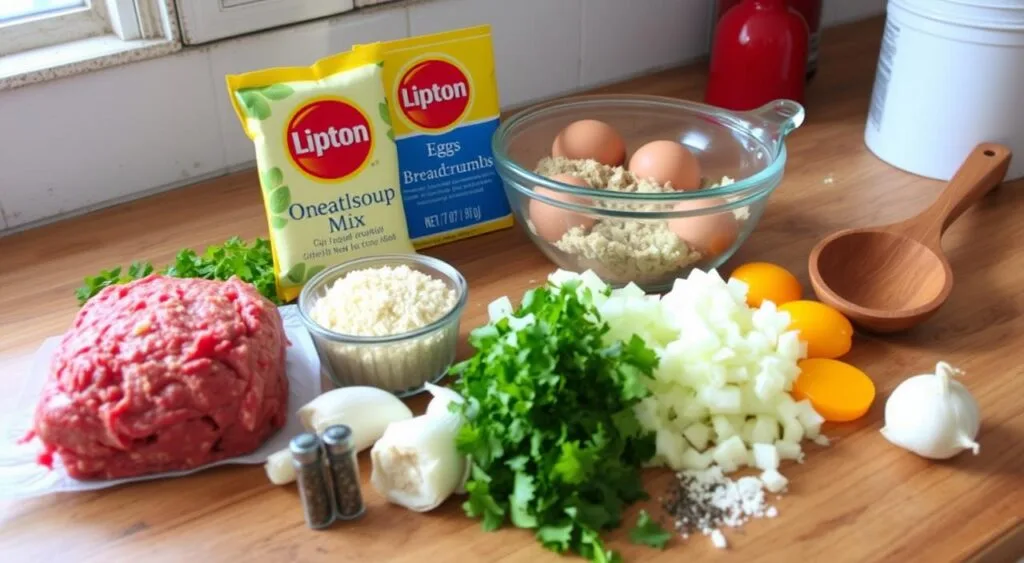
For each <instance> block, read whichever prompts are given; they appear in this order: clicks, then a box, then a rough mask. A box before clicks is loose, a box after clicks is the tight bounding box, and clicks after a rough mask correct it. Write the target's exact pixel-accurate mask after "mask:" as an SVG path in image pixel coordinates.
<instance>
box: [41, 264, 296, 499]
mask: <svg viewBox="0 0 1024 563" xmlns="http://www.w3.org/2000/svg"><path fill="white" fill-rule="evenodd" d="M287 345H288V341H287V338H286V336H285V333H284V325H283V324H282V321H281V316H280V314H279V313H278V311H277V308H276V307H275V306H274V305H273V303H271V302H270V301H268V300H266V299H265V298H263V297H262V296H261V295H260V294H259V293H257V291H256V290H255V288H253V287H252V286H251V285H249V284H247V283H244V282H242V281H240V280H238V279H234V278H233V279H231V280H229V281H227V282H220V281H208V280H200V279H177V278H167V277H163V276H150V277H147V278H145V279H142V280H138V281H135V282H131V283H129V284H126V285H119V286H112V287H108V288H106V289H104V290H103V291H102V292H100V293H99V294H98V295H96V296H95V297H93V298H92V299H91V300H89V302H88V303H86V305H85V306H84V307H83V308H82V309H81V311H79V313H78V316H77V317H76V318H75V321H74V325H73V326H72V328H71V329H70V330H69V331H68V332H67V334H65V335H64V338H63V340H62V341H61V343H60V347H59V348H58V349H57V352H56V354H55V356H54V358H53V363H52V365H51V368H50V378H49V380H48V381H47V383H46V386H45V387H44V389H43V393H42V396H41V398H40V400H39V404H38V405H37V407H36V413H35V426H34V434H35V435H36V436H38V437H39V438H40V439H41V440H42V442H43V444H44V445H45V447H46V454H55V455H57V456H59V457H60V459H61V461H62V462H63V463H64V465H65V467H66V468H67V472H68V474H69V475H70V476H71V477H74V478H76V479H112V478H120V477H131V476H137V475H144V474H149V473H159V472H165V471H174V470H182V469H191V468H194V467H198V466H201V465H205V464H207V463H210V462H213V461H217V460H220V459H224V458H228V457H234V456H238V455H242V454H246V453H249V452H251V451H253V450H255V449H256V448H258V447H259V446H260V445H262V444H263V442H264V441H266V439H267V438H269V437H270V435H271V434H273V433H274V432H275V431H276V430H278V429H279V428H281V427H282V426H283V425H284V423H285V418H286V416H287V412H286V410H287V405H288V380H287V379H286V377H285V349H286V348H287Z"/></svg>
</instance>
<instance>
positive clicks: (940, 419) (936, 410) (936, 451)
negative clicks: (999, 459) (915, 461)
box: [881, 362, 981, 459]
mask: <svg viewBox="0 0 1024 563" xmlns="http://www.w3.org/2000/svg"><path fill="white" fill-rule="evenodd" d="M962 373H963V372H961V371H960V370H958V369H956V368H954V367H953V366H951V365H949V364H947V363H946V362H939V363H938V364H936V366H935V373H934V374H926V375H916V376H914V377H911V378H909V379H907V380H905V381H903V382H902V383H900V384H899V385H898V386H896V389H894V390H893V392H892V394H891V395H889V399H888V400H887V401H886V403H885V426H884V427H883V428H882V430H881V432H882V436H884V437H885V439H886V440H888V441H889V442H891V443H893V444H895V445H897V446H899V447H901V448H904V449H907V450H910V451H912V452H914V453H916V454H917V455H919V456H921V457H926V458H929V459H949V458H951V457H953V456H955V455H957V454H959V453H960V452H962V451H963V450H968V449H969V450H971V451H972V452H974V454H975V455H977V454H978V451H979V450H980V446H979V445H978V443H977V442H976V441H975V438H976V437H977V436H978V430H979V429H980V427H981V414H980V410H979V408H978V403H977V401H975V400H974V397H973V396H972V395H971V393H970V391H968V390H967V388H966V387H964V386H963V385H962V384H961V383H960V382H959V381H956V380H954V379H953V377H954V376H957V375H961V374H962Z"/></svg>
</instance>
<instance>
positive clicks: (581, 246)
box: [492, 95, 804, 292]
mask: <svg viewBox="0 0 1024 563" xmlns="http://www.w3.org/2000/svg"><path fill="white" fill-rule="evenodd" d="M581 119H596V120H600V121H603V122H605V123H607V124H609V125H611V126H612V127H613V128H615V130H616V131H618V133H619V135H621V136H622V138H623V140H624V141H625V144H626V154H627V160H626V162H627V163H628V161H629V160H628V157H629V155H631V154H632V153H633V151H635V150H636V149H637V148H639V147H641V146H643V145H644V144H646V143H648V142H650V141H655V140H674V141H678V142H680V143H682V144H684V145H685V146H686V147H687V148H688V149H689V150H690V151H691V152H692V153H693V154H694V155H695V156H696V157H697V159H698V161H699V162H700V167H701V176H702V178H703V180H704V183H705V184H706V185H708V186H715V185H717V184H722V185H720V186H718V187H706V188H704V189H701V190H697V191H688V192H683V191H672V192H668V193H639V192H623V191H618V192H617V191H611V190H599V189H592V188H587V187H577V186H573V185H570V184H565V183H562V182H557V181H553V180H551V179H550V178H547V177H544V176H541V175H538V174H537V173H535V172H534V171H535V169H536V167H537V164H538V162H539V161H540V160H541V159H542V158H544V157H548V156H551V145H552V143H553V142H554V139H555V137H556V136H557V135H558V133H559V132H560V131H561V130H562V129H564V128H565V127H566V126H567V125H569V124H570V123H573V122H574V121H578V120H581ZM803 120H804V109H803V107H802V106H801V105H800V104H798V103H796V102H793V101H790V100H776V101H774V102H771V103H769V104H766V105H764V106H762V107H760V108H757V109H755V110H752V111H749V112H732V111H727V110H723V109H720V108H715V107H712V106H708V105H705V104H699V103H695V102H687V101H682V100H677V99H674V98H666V97H659V96H642V95H592V96H580V97H575V98H569V99H566V100H559V101H555V102H550V103H546V104H541V105H537V106H534V107H531V108H529V109H527V110H525V111H523V112H520V113H519V114H516V115H515V116H513V117H512V118H510V119H508V120H506V121H505V122H504V123H503V124H502V125H501V126H500V127H499V128H498V130H497V131H496V132H495V134H494V138H493V141H492V145H493V150H494V155H495V161H496V162H495V166H496V168H497V170H498V174H499V175H500V176H501V179H502V181H503V183H504V186H505V193H506V195H507V196H508V199H509V202H510V203H511V206H512V210H513V211H514V212H515V214H516V218H517V219H518V221H519V224H520V225H522V226H523V227H524V229H525V230H526V232H527V234H528V235H529V237H530V239H531V240H532V241H533V242H534V243H535V244H536V245H537V247H538V248H540V250H541V251H542V252H543V253H544V254H545V255H547V256H548V258H550V259H551V261H552V262H554V263H555V264H556V265H558V266H559V267H560V268H564V269H567V270H573V271H577V272H580V271H584V270H587V269H590V270H593V271H594V272H595V273H597V274H598V275H599V276H600V277H601V278H602V279H604V280H605V281H606V282H608V283H610V284H612V285H614V286H617V287H619V286H622V285H625V284H627V283H629V282H634V283H636V284H637V285H639V286H640V287H642V288H643V289H645V290H647V291H652V292H656V291H661V290H664V289H667V288H669V287H670V286H671V285H672V283H673V281H674V280H675V279H676V278H680V277H685V276H686V274H687V273H688V272H689V271H690V270H692V269H693V268H701V269H705V270H707V269H710V268H717V267H718V266H720V265H721V264H722V263H724V262H725V261H726V260H728V259H729V257H730V256H732V255H733V253H735V252H736V249H738V248H739V247H740V245H742V244H743V242H744V241H745V240H746V239H747V237H749V236H750V233H751V232H752V231H753V230H754V227H756V226H757V222H758V220H759V219H760V218H761V214H762V212H763V211H764V207H765V204H766V203H767V200H768V196H769V195H770V194H771V193H772V191H773V190H775V188H776V187H777V186H778V185H779V183H780V182H781V181H782V172H783V168H784V167H785V164H786V146H785V144H784V142H783V141H784V139H785V137H786V135H788V134H789V133H790V132H792V131H793V130H794V129H796V128H797V127H799V126H800V125H801V124H802V123H803ZM548 206H550V207H548ZM552 207H554V208H557V209H552ZM532 218H537V219H538V221H540V220H541V219H544V221H545V225H544V227H545V228H543V229H541V230H542V231H544V232H546V233H552V232H554V233H564V234H563V235H562V236H561V237H560V238H557V235H556V236H554V237H553V236H551V235H548V236H547V237H545V236H542V235H541V234H540V233H539V230H538V228H537V226H536V225H535V224H534V223H533V221H532V220H531V219H532ZM552 223H554V225H552Z"/></svg>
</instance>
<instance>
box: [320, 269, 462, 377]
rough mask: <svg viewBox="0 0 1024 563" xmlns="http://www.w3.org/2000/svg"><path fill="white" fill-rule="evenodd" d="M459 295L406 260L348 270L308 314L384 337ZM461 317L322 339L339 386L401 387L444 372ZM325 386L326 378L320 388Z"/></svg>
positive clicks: (428, 317) (434, 316) (337, 328)
mask: <svg viewBox="0 0 1024 563" xmlns="http://www.w3.org/2000/svg"><path fill="white" fill-rule="evenodd" d="M458 300H459V295H458V293H457V292H456V290H455V289H454V288H451V287H449V286H448V285H447V284H446V283H445V282H444V281H442V280H439V279H437V278H434V277H432V276H430V275H427V274H425V273H423V272H420V271H418V270H415V269H413V268H410V267H408V266H405V265H400V266H397V267H390V266H383V267H380V268H368V269H365V270H356V271H353V272H350V273H349V274H348V275H346V276H345V277H343V278H341V279H339V280H338V281H336V282H335V283H334V284H333V285H331V286H330V287H329V288H328V289H327V291H326V293H325V294H324V295H323V296H322V297H321V298H320V299H318V300H317V301H316V302H315V303H314V304H313V306H312V308H311V310H310V312H309V315H310V317H312V319H313V321H314V322H316V323H317V324H318V325H320V326H322V327H324V328H326V329H328V330H331V331H334V332H336V333H339V334H342V335H346V336H361V337H367V336H369V337H385V336H395V335H401V334H405V333H409V332H412V331H415V330H416V329H419V328H422V327H425V326H427V325H430V324H431V323H433V322H435V321H437V320H439V319H441V318H442V317H444V316H445V315H447V314H448V313H449V312H450V311H451V310H452V309H454V308H455V307H456V305H457V304H458ZM458 333H459V324H458V320H457V319H456V320H455V321H454V322H451V323H445V324H444V325H443V326H440V327H438V328H437V329H436V330H431V331H430V332H428V333H426V334H422V335H418V336H415V337H411V338H405V339H401V340H397V341H390V342H381V343H350V342H346V341H344V339H333V340H330V341H328V342H325V343H323V344H322V346H323V347H324V348H325V349H326V350H327V352H326V354H325V355H324V358H323V359H324V360H325V361H326V363H327V364H328V365H329V366H330V372H331V375H333V379H334V381H333V382H325V383H334V384H337V385H370V386H373V387H379V388H381V389H386V390H388V391H391V392H394V393H398V394H405V393H408V392H413V391H415V390H418V389H420V388H422V386H423V384H424V383H425V382H428V381H436V380H437V379H438V378H440V377H441V376H443V375H444V374H445V373H446V372H447V370H448V366H450V365H451V363H452V361H454V359H455V348H456V342H457V340H458ZM327 387H330V385H329V384H328V385H325V390H326V388H327Z"/></svg>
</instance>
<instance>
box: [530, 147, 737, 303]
mask: <svg viewBox="0 0 1024 563" xmlns="http://www.w3.org/2000/svg"><path fill="white" fill-rule="evenodd" d="M534 172H536V173H537V174H539V175H541V176H547V177H553V176H556V175H559V174H569V175H572V176H575V177H578V178H581V179H583V180H584V181H586V182H587V184H588V185H589V186H590V187H591V188H594V189H598V190H608V191H614V192H633V193H669V192H673V191H674V189H673V188H672V187H671V186H668V185H660V184H657V183H654V182H651V181H648V180H645V179H642V178H638V177H637V176H635V175H633V174H632V173H630V172H629V171H628V170H626V169H625V168H623V167H622V166H609V165H607V164H602V163H600V162H597V161H596V160H574V159H568V158H563V157H544V158H542V159H541V160H540V161H539V162H538V163H537V167H536V169H535V170H534ZM732 183H733V179H732V178H729V177H728V176H726V177H723V178H721V179H720V180H719V181H717V182H714V183H711V182H707V181H705V182H704V185H703V186H702V187H701V189H710V188H716V187H719V186H727V185H730V184H732ZM594 205H595V206H598V207H602V208H607V209H619V210H624V211H638V212H649V211H668V210H670V209H671V208H672V204H653V203H621V202H614V203H613V202H608V201H599V200H595V201H594ZM734 215H735V217H736V220H737V221H743V220H746V219H747V218H748V217H749V212H748V211H747V209H746V208H739V209H737V210H735V212H734ZM527 226H528V228H530V229H531V230H532V231H534V232H536V227H535V226H534V225H533V224H532V223H529V224H528V225H527ZM553 245H554V247H555V248H557V249H558V250H560V251H562V252H564V253H565V254H567V255H569V256H572V257H574V258H576V260H577V261H578V263H579V265H580V268H581V269H589V270H593V271H594V272H595V273H597V274H598V275H600V276H601V279H604V280H606V281H609V282H611V283H622V284H624V283H628V282H631V281H632V282H638V283H641V284H642V283H644V282H646V281H649V280H657V279H659V278H662V277H664V276H666V275H671V274H673V273H675V272H679V271H681V270H682V269H684V268H686V267H688V266H693V265H695V264H697V263H699V262H700V261H701V260H703V259H704V258H705V255H704V253H702V252H701V251H700V250H699V249H697V248H693V247H691V246H690V245H689V244H687V242H686V240H684V239H683V238H682V237H680V236H679V235H678V234H677V233H675V232H674V231H673V230H672V229H671V228H670V225H669V222H668V221H664V220H640V219H612V218H600V219H597V220H596V221H595V222H594V223H593V224H592V225H589V226H586V227H584V226H574V227H571V228H569V229H568V230H567V231H566V233H565V234H564V235H563V236H562V237H561V238H560V239H559V240H557V241H555V242H554V243H553Z"/></svg>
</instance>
